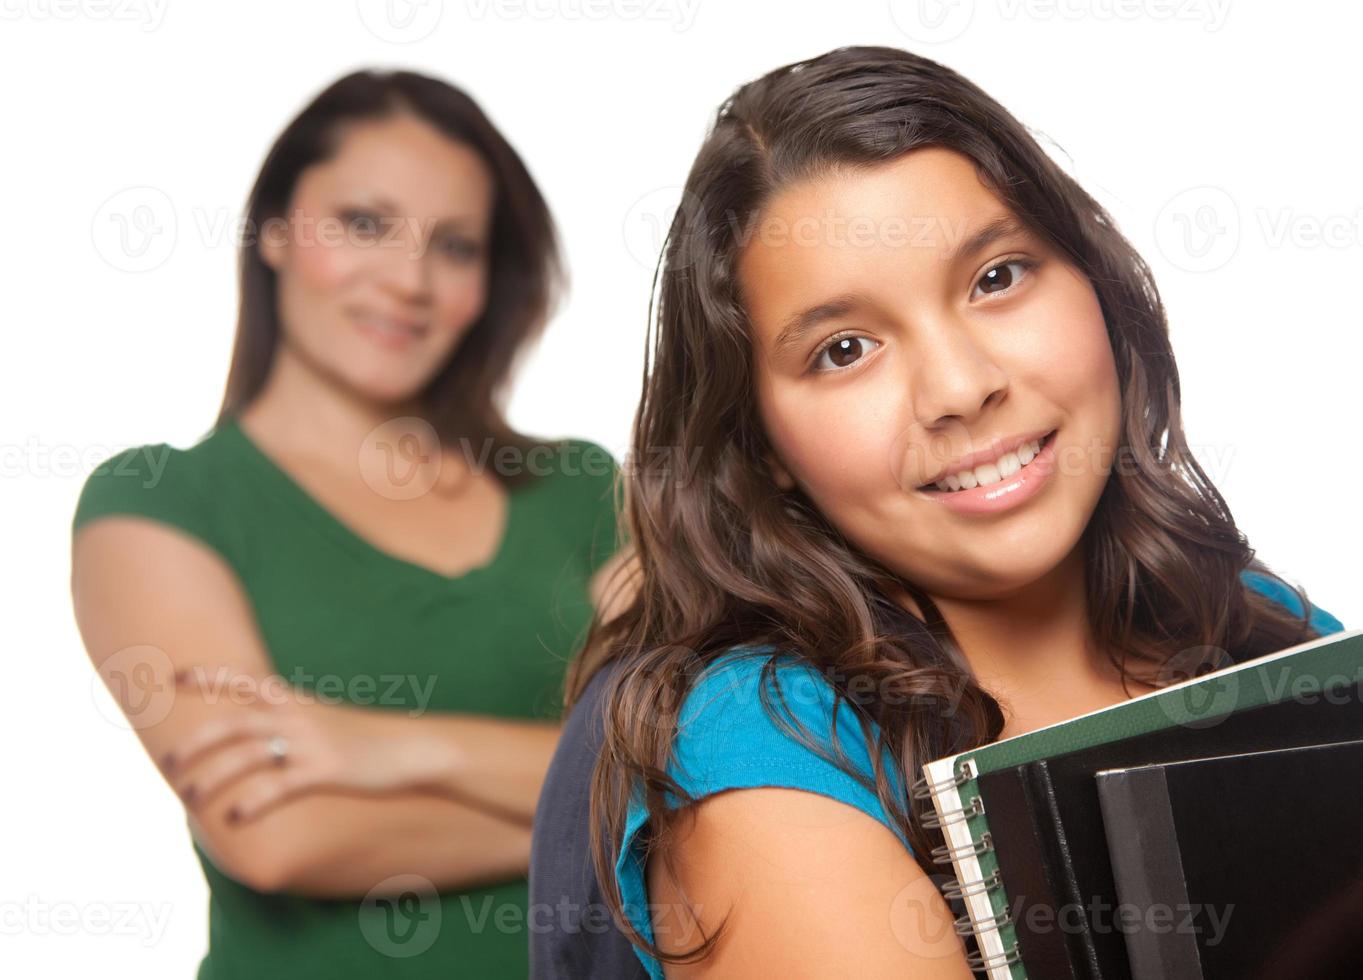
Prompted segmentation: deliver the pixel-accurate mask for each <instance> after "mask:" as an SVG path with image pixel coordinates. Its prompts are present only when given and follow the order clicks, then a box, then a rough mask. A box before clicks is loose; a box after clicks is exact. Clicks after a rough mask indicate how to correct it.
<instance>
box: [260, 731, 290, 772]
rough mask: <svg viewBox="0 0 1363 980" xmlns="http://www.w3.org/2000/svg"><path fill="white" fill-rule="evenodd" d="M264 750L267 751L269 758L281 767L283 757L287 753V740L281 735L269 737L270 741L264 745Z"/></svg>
mask: <svg viewBox="0 0 1363 980" xmlns="http://www.w3.org/2000/svg"><path fill="white" fill-rule="evenodd" d="M265 748H266V749H267V750H269V753H270V757H271V758H272V759H274V761H275V763H276V764H280V765H282V764H283V762H284V756H285V755H286V754H287V753H288V751H289V740H288V739H287V738H285V737H284V736H283V735H271V736H270V740H269V741H268V742H266V743H265Z"/></svg>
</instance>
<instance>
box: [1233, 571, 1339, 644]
mask: <svg viewBox="0 0 1363 980" xmlns="http://www.w3.org/2000/svg"><path fill="white" fill-rule="evenodd" d="M1240 577H1241V579H1242V580H1243V581H1244V582H1245V584H1247V585H1249V586H1250V587H1251V588H1253V589H1254V590H1255V591H1257V592H1260V593H1262V594H1264V595H1266V596H1268V597H1269V598H1270V599H1272V600H1274V601H1275V602H1277V603H1278V604H1279V605H1281V606H1285V607H1286V608H1287V609H1289V610H1291V612H1292V614H1293V615H1294V616H1300V615H1301V614H1302V605H1301V600H1300V599H1298V598H1297V594H1296V593H1295V592H1293V591H1292V590H1291V589H1290V588H1288V587H1287V585H1286V584H1285V583H1284V582H1282V581H1281V580H1280V579H1277V578H1273V577H1272V576H1269V575H1264V574H1263V573H1262V572H1255V571H1250V570H1249V569H1246V570H1245V571H1243V572H1242V573H1241V575H1240ZM1307 622H1308V623H1309V624H1310V626H1311V628H1312V629H1313V630H1315V631H1316V634H1317V635H1319V636H1329V635H1330V634H1331V633H1343V632H1344V624H1343V623H1341V622H1340V621H1339V620H1338V619H1336V618H1335V617H1334V616H1332V615H1331V614H1330V613H1328V612H1326V611H1325V610H1324V609H1322V608H1320V606H1317V605H1315V604H1312V606H1311V616H1310V618H1309V619H1308V620H1307Z"/></svg>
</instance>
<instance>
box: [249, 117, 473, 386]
mask: <svg viewBox="0 0 1363 980" xmlns="http://www.w3.org/2000/svg"><path fill="white" fill-rule="evenodd" d="M493 187H494V185H493V178H492V174H491V173H490V172H489V170H488V168H487V167H486V165H485V164H484V163H483V161H482V159H481V158H480V157H479V156H478V154H477V153H475V152H474V151H473V150H471V149H469V148H468V147H467V146H464V145H462V144H460V143H457V142H455V141H453V140H451V139H449V138H448V137H446V136H445V135H443V134H442V133H440V132H439V131H438V130H436V129H435V128H434V127H432V126H430V125H429V124H428V123H426V122H424V121H422V120H420V119H417V118H415V117H413V116H410V115H406V114H400V115H397V116H395V117H392V118H390V119H386V120H383V121H380V122H366V123H363V124H359V125H355V126H353V127H351V128H349V129H347V130H345V135H344V136H343V137H342V138H341V142H340V147H339V150H338V152H337V153H336V154H335V155H334V156H333V157H332V158H331V159H330V160H328V161H326V162H325V163H321V164H318V165H316V166H313V167H310V168H309V169H307V170H306V171H304V172H303V174H302V175H301V176H300V177H299V180H298V183H297V185H296V187H295V188H294V192H293V200H292V201H291V202H290V205H289V211H288V214H287V215H286V216H285V217H286V218H287V219H288V220H287V226H286V227H281V226H280V225H278V224H276V225H274V226H272V227H266V228H264V229H262V230H261V246H260V248H261V255H262V256H263V257H264V259H265V261H266V262H267V263H268V264H269V265H270V266H271V267H272V268H274V269H275V271H276V273H277V274H278V285H279V299H278V302H279V316H280V320H281V324H282V330H283V333H284V342H285V345H286V347H287V348H288V349H289V350H291V351H292V352H293V353H295V354H296V355H298V356H300V357H302V358H303V359H305V360H306V361H308V362H309V363H310V364H311V365H312V366H313V367H314V369H316V370H319V371H322V372H323V373H325V374H327V375H329V376H330V377H332V378H333V379H334V380H337V381H339V382H340V383H341V384H343V385H345V386H347V387H349V388H351V389H352V390H354V391H355V392H356V393H357V394H358V395H360V397H362V398H365V399H368V400H374V401H381V402H393V401H400V400H403V399H407V398H410V397H412V396H413V395H414V394H415V393H417V392H418V391H420V390H421V388H422V387H423V386H424V385H425V384H426V382H427V381H429V380H430V379H431V378H432V376H434V375H435V374H436V373H437V372H438V371H439V370H440V368H441V367H443V366H444V364H445V362H446V361H447V359H448V358H449V356H450V355H451V353H452V351H453V350H454V348H455V347H456V346H457V345H458V343H459V340H460V338H461V337H462V336H463V335H464V333H465V331H466V330H467V329H468V328H469V327H470V326H471V325H472V324H473V323H474V322H475V321H476V320H477V319H478V317H479V316H480V315H481V314H482V312H483V308H484V305H485V301H486V292H487V272H488V263H487V246H488V236H489V232H490V226H491V221H492V207H493V194H494V190H493Z"/></svg>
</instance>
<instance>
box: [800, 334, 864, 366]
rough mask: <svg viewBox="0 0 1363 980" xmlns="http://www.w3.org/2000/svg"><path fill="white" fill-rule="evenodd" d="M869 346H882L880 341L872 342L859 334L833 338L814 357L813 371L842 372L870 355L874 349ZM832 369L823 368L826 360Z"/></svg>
mask: <svg viewBox="0 0 1363 980" xmlns="http://www.w3.org/2000/svg"><path fill="white" fill-rule="evenodd" d="M868 344H875V345H876V346H879V345H880V341H878V340H871V338H870V337H863V336H860V335H859V334H843V335H842V336H840V337H832V338H830V339H829V340H828V342H827V343H825V344H824V345H823V346H822V347H820V348H819V350H818V352H817V353H815V355H814V362H813V363H812V364H811V365H810V370H812V371H841V370H843V369H844V368H847V367H850V366H851V365H853V364H855V363H856V362H857V361H859V360H860V359H861V357H862V355H864V354H866V353H869V352H870V351H871V350H873V349H874V348H871V347H868V346H867V345H868ZM825 358H827V359H828V363H830V364H831V365H832V367H822V366H821V365H822V364H823V363H824V359H825Z"/></svg>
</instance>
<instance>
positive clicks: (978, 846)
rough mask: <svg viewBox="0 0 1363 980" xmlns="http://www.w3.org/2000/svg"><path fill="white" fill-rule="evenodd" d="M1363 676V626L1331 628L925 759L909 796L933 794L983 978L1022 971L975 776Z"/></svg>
mask: <svg viewBox="0 0 1363 980" xmlns="http://www.w3.org/2000/svg"><path fill="white" fill-rule="evenodd" d="M1360 680H1363V629H1360V630H1348V631H1345V632H1342V633H1332V634H1329V635H1327V636H1323V637H1319V638H1318V639H1314V640H1309V641H1307V642H1306V643H1302V644H1299V645H1297V646H1295V647H1289V648H1287V649H1286V650H1282V651H1279V652H1278V653H1271V654H1266V655H1264V656H1262V657H1256V658H1255V659H1253V660H1247V661H1245V662H1243V663H1240V664H1236V665H1234V666H1231V667H1226V668H1224V669H1221V670H1216V671H1213V672H1211V673H1209V674H1204V675H1203V676H1201V677H1194V678H1192V679H1190V680H1187V681H1183V682H1181V683H1178V684H1171V685H1170V686H1168V687H1165V688H1162V689H1160V690H1158V691H1152V692H1150V693H1148V694H1142V695H1140V696H1138V697H1135V698H1132V699H1130V700H1128V701H1123V702H1121V703H1119V704H1114V705H1111V706H1109V707H1106V708H1100V709H1099V710H1097V711H1090V712H1088V713H1087V714H1083V715H1079V716H1078V717H1076V718H1071V719H1069V720H1067V721H1062V722H1059V723H1057V724H1054V725H1048V726H1046V727H1045V728H1038V729H1036V730H1035V731H1031V732H1025V733H1024V734H1022V735H1015V736H1013V737H1012V738H1006V739H1002V740H1000V741H998V742H993V743H991V744H989V745H982V746H980V747H979V748H975V749H970V750H969V751H966V752H961V753H958V754H956V755H952V756H948V757H946V758H943V759H937V760H935V761H933V762H930V763H928V764H927V765H926V766H924V767H923V778H922V779H921V780H919V781H918V783H916V784H915V788H914V796H915V797H917V798H919V799H928V798H930V799H931V800H932V806H933V810H934V811H935V818H936V821H937V822H940V823H941V826H942V832H943V835H944V836H945V838H946V844H947V847H948V848H949V849H950V851H951V856H952V865H953V867H954V870H955V875H956V879H957V883H958V884H957V887H956V889H955V891H954V892H953V895H960V897H961V899H962V901H964V903H965V906H966V911H967V913H968V915H969V920H970V921H969V925H970V928H971V931H972V932H973V933H974V934H975V937H976V941H977V943H978V944H979V950H980V961H978V962H972V964H971V965H972V966H973V967H976V968H980V967H983V968H984V969H985V970H986V972H987V973H988V976H989V980H1024V978H1025V977H1027V969H1026V966H1025V965H1024V964H1023V963H1022V962H1021V961H1020V960H1019V959H1018V955H1017V939H1016V935H1015V933H1014V930H1013V926H1012V924H1011V923H1009V922H1007V921H1006V913H1007V910H1008V909H1009V907H1010V901H1009V898H1008V895H1007V893H1006V887H1007V883H1006V882H1003V881H1001V880H1000V878H999V866H998V859H997V857H996V856H995V854H994V852H993V850H992V849H991V847H990V840H991V839H990V838H989V837H988V836H987V835H988V832H989V821H988V814H987V813H986V812H985V809H984V805H983V802H982V800H981V799H980V795H979V784H978V781H977V780H978V777H979V776H980V775H982V774H984V773H990V772H994V771H996V770H999V769H1006V768H1009V767H1012V766H1019V765H1023V764H1025V763H1028V762H1035V761H1037V760H1038V759H1046V758H1050V757H1051V756H1056V755H1061V754H1063V753H1066V752H1073V751H1076V750H1079V749H1086V748H1090V747H1092V746H1095V745H1102V744H1104V743H1106V742H1115V741H1119V740H1121V739H1125V738H1130V737H1132V736H1135V735H1143V734H1145V733H1147V732H1153V731H1158V730H1160V729H1166V728H1172V727H1174V726H1184V727H1187V728H1189V729H1190V730H1195V729H1198V728H1205V727H1209V726H1211V725H1214V724H1215V723H1216V722H1217V720H1218V719H1221V718H1225V717H1227V716H1228V715H1230V714H1232V713H1234V712H1236V711H1241V710H1244V709H1247V708H1254V707H1258V706H1259V705H1262V704H1269V703H1276V702H1278V701H1283V700H1290V699H1292V698H1299V697H1312V696H1319V695H1320V694H1321V693H1322V692H1323V691H1324V690H1326V689H1333V688H1335V687H1337V686H1339V684H1340V683H1341V682H1345V683H1351V684H1356V683H1358V682H1359V681H1360ZM1000 922H1002V924H1001V925H998V923H1000Z"/></svg>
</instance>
